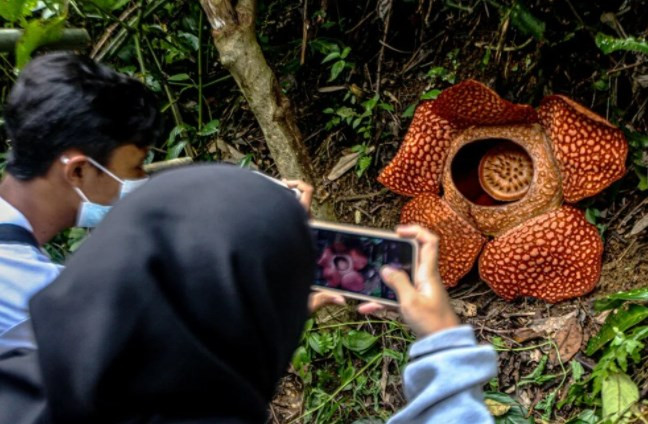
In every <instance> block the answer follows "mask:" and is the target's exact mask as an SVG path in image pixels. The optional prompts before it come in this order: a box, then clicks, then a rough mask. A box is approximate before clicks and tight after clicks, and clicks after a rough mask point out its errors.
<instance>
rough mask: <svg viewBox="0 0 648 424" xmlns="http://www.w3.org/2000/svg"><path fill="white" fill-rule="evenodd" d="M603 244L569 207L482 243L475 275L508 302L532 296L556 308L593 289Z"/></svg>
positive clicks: (583, 216)
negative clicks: (557, 304) (564, 301)
mask: <svg viewBox="0 0 648 424" xmlns="http://www.w3.org/2000/svg"><path fill="white" fill-rule="evenodd" d="M602 255H603V242H602V241H601V237H600V236H599V234H598V231H597V230H596V227H594V226H593V225H592V224H590V223H589V222H587V220H586V219H585V215H584V214H583V212H581V211H579V210H578V209H575V208H572V207H571V206H563V207H561V208H560V209H558V210H556V211H553V212H549V213H547V214H544V215H540V216H537V217H535V218H532V219H530V220H529V221H527V222H525V223H523V224H521V225H519V226H517V227H515V228H513V229H511V230H509V231H508V232H506V233H504V234H503V235H502V236H501V237H498V238H496V239H495V240H493V241H491V242H489V243H487V244H486V247H485V248H484V252H483V253H482V255H481V257H480V258H479V274H480V276H481V278H482V279H483V280H484V281H486V283H488V285H489V286H490V287H491V288H492V289H493V291H494V292H495V293H497V294H498V295H499V296H501V297H503V298H504V299H507V300H512V299H515V298H516V297H519V296H530V297H535V298H538V299H543V300H546V301H547V302H551V303H555V302H560V301H562V300H566V299H570V298H573V297H577V296H582V295H584V294H586V293H589V292H590V291H592V290H593V289H594V286H595V285H596V283H597V282H598V280H599V277H600V275H601V257H602Z"/></svg>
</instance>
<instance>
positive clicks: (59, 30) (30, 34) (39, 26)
mask: <svg viewBox="0 0 648 424" xmlns="http://www.w3.org/2000/svg"><path fill="white" fill-rule="evenodd" d="M64 25H65V18H64V17H58V18H54V19H48V20H45V21H44V20H40V19H35V20H32V21H29V23H27V25H26V26H25V32H24V33H23V35H22V37H20V40H18V43H17V44H16V67H17V68H18V69H22V68H23V67H24V66H25V65H26V64H27V62H29V59H30V58H31V54H32V53H33V52H34V50H36V49H37V48H39V47H40V46H42V45H44V44H49V43H53V42H55V41H57V40H58V39H60V38H61V36H62V35H63V27H64Z"/></svg>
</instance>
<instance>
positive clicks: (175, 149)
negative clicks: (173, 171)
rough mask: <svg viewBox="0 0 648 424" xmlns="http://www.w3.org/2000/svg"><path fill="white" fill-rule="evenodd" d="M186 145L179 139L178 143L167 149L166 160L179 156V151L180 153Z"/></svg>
mask: <svg viewBox="0 0 648 424" xmlns="http://www.w3.org/2000/svg"><path fill="white" fill-rule="evenodd" d="M186 145H187V142H186V141H181V142H180V143H178V144H176V145H175V146H173V147H172V148H170V149H169V150H167V155H166V160H170V159H175V158H177V157H178V156H180V153H182V151H183V150H184V148H185V146H186Z"/></svg>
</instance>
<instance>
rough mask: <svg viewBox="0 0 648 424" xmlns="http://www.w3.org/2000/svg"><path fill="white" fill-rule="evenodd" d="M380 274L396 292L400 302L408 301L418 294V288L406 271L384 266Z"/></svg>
mask: <svg viewBox="0 0 648 424" xmlns="http://www.w3.org/2000/svg"><path fill="white" fill-rule="evenodd" d="M380 276H381V277H382V279H383V281H384V282H385V284H387V285H388V286H389V287H390V288H391V289H392V290H394V291H395V292H396V296H398V303H401V304H402V303H403V302H408V301H409V300H410V299H411V298H412V297H413V296H416V289H415V288H414V285H412V281H411V280H410V278H409V276H408V275H407V273H406V272H404V271H401V270H397V269H395V268H392V267H390V266H384V267H382V269H381V270H380Z"/></svg>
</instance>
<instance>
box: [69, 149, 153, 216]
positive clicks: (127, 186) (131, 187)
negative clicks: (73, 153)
mask: <svg viewBox="0 0 648 424" xmlns="http://www.w3.org/2000/svg"><path fill="white" fill-rule="evenodd" d="M86 159H87V160H88V162H90V163H91V164H93V165H94V166H96V167H97V168H98V169H99V170H101V171H102V172H104V173H106V174H108V175H109V176H110V177H111V178H113V179H114V180H116V181H117V182H118V183H120V184H121V188H120V190H119V198H120V199H123V198H124V197H125V196H126V195H127V194H129V193H132V192H133V191H135V190H136V189H137V188H139V187H141V186H142V185H143V184H144V183H145V182H147V181H148V180H149V177H144V178H140V179H138V180H122V179H121V178H119V177H118V176H117V175H115V174H113V173H112V172H111V171H109V170H108V169H107V168H106V167H104V166H103V165H101V164H99V163H98V162H97V161H95V160H94V159H92V158H91V157H86ZM68 161H69V158H67V157H62V158H61V162H63V163H68ZM72 188H73V189H74V191H76V192H77V194H78V195H79V197H81V200H82V201H81V205H80V206H79V214H78V215H77V222H76V226H77V227H85V228H94V227H96V226H97V225H99V223H100V222H101V220H103V218H104V217H105V216H106V214H107V213H108V212H109V211H110V208H112V205H101V204H99V203H94V202H91V201H90V200H89V199H88V196H86V195H85V194H84V193H83V191H81V189H80V188H79V187H72Z"/></svg>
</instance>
